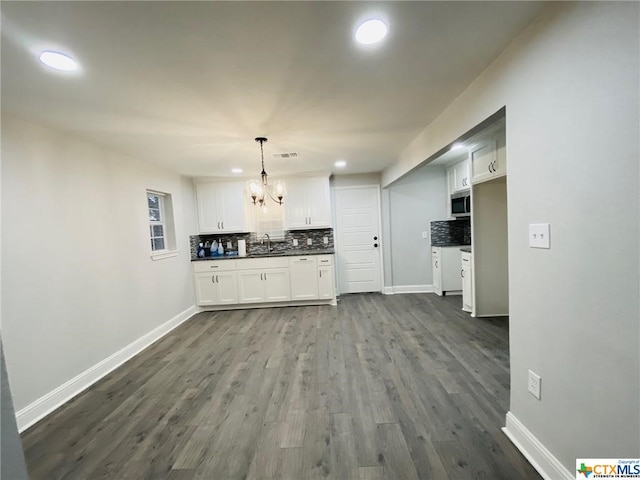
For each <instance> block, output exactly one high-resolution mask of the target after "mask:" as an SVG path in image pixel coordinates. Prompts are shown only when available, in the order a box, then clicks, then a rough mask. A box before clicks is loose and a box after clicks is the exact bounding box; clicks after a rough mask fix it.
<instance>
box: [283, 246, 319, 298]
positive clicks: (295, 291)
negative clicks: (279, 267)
mask: <svg viewBox="0 0 640 480" xmlns="http://www.w3.org/2000/svg"><path fill="white" fill-rule="evenodd" d="M289 270H290V273H291V299H292V300H315V299H316V298H318V262H317V259H316V257H315V256H313V255H308V256H305V257H292V258H290V259H289Z"/></svg>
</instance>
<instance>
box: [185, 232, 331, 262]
mask: <svg viewBox="0 0 640 480" xmlns="http://www.w3.org/2000/svg"><path fill="white" fill-rule="evenodd" d="M325 237H326V238H327V244H326V245H325V244H324V238H325ZM294 239H296V240H297V241H298V245H297V246H294V245H293V240H294ZM308 239H311V245H308V244H307V243H308V242H307V240H308ZM214 240H215V241H217V242H220V241H222V244H223V245H224V250H225V253H226V252H237V251H238V240H245V241H246V242H247V255H259V254H261V253H267V248H268V245H267V241H266V240H265V241H264V242H261V240H260V238H256V237H255V235H254V234H251V233H226V234H220V235H190V236H189V245H190V248H191V258H192V259H193V258H198V244H200V243H201V242H202V243H203V244H205V243H206V242H209V243H212V242H213V241H214ZM228 242H231V248H227V243H228ZM271 248H272V252H275V253H278V252H286V251H288V250H296V251H305V250H318V249H333V248H334V242H333V229H332V228H320V229H313V230H292V231H286V232H285V234H284V237H283V238H276V239H271Z"/></svg>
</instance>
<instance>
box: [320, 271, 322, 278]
mask: <svg viewBox="0 0 640 480" xmlns="http://www.w3.org/2000/svg"><path fill="white" fill-rule="evenodd" d="M320 278H322V270H320Z"/></svg>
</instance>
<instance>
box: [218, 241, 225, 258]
mask: <svg viewBox="0 0 640 480" xmlns="http://www.w3.org/2000/svg"><path fill="white" fill-rule="evenodd" d="M218 255H224V246H223V245H222V240H220V239H218Z"/></svg>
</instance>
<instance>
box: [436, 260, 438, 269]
mask: <svg viewBox="0 0 640 480" xmlns="http://www.w3.org/2000/svg"><path fill="white" fill-rule="evenodd" d="M436 268H438V260H436Z"/></svg>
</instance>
